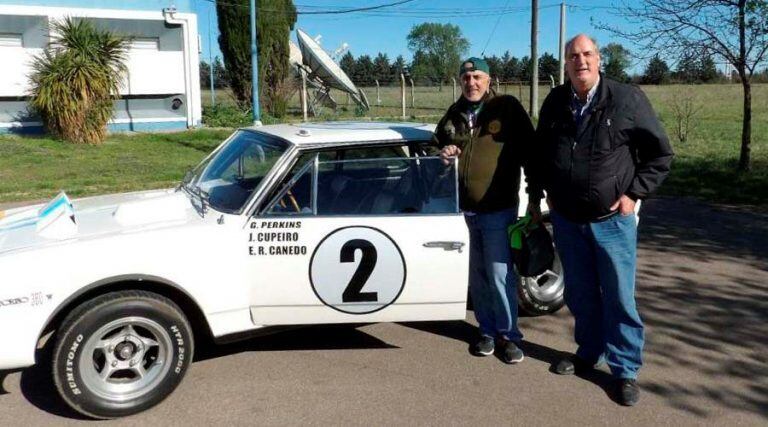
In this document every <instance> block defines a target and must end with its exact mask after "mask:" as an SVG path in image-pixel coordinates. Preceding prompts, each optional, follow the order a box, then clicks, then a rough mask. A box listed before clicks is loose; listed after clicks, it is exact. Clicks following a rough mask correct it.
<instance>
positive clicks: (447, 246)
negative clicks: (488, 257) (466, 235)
mask: <svg viewBox="0 0 768 427" xmlns="http://www.w3.org/2000/svg"><path fill="white" fill-rule="evenodd" d="M465 245H466V243H464V242H427V243H424V247H425V248H443V250H446V251H459V253H461V250H462V248H464V246H465Z"/></svg>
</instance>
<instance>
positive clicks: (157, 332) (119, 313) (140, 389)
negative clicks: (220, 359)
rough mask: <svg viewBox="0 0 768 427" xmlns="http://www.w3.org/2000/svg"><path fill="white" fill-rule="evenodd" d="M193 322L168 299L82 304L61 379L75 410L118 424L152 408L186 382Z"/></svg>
mask: <svg viewBox="0 0 768 427" xmlns="http://www.w3.org/2000/svg"><path fill="white" fill-rule="evenodd" d="M193 348H194V343H193V337H192V330H191V328H190V326H189V322H188V321H187V319H186V318H185V316H184V314H183V313H182V311H181V310H180V309H179V307H178V306H177V305H176V304H174V303H173V302H172V301H171V300H169V299H168V298H165V297H163V296H160V295H157V294H154V293H150V292H143V291H121V292H112V293H109V294H105V295H102V296H99V297H97V298H95V299H93V300H91V301H88V302H85V303H83V304H82V305H80V306H78V307H77V308H76V309H75V310H73V311H72V313H70V314H69V316H67V318H66V319H65V320H64V322H63V323H62V327H61V328H60V329H59V333H58V334H57V339H56V345H55V347H54V353H53V379H54V382H55V384H56V388H57V390H58V392H59V394H60V395H61V397H62V398H63V399H64V401H65V402H66V403H67V404H68V405H69V406H70V407H72V409H74V410H76V411H78V412H80V413H82V414H84V415H87V416H90V417H93V418H116V417H121V416H126V415H131V414H135V413H137V412H141V411H143V410H145V409H148V408H150V407H152V406H154V405H156V404H158V403H159V402H160V401H162V400H163V399H165V398H166V397H167V396H168V395H169V394H170V393H171V392H172V391H173V390H174V389H175V388H176V386H177V385H178V384H179V383H180V382H181V379H182V378H183V377H184V374H185V373H186V371H187V368H188V367H189V364H190V363H191V362H192V354H193Z"/></svg>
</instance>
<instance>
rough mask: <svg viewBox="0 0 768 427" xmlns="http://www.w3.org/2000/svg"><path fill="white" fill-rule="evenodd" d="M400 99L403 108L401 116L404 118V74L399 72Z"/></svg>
mask: <svg viewBox="0 0 768 427" xmlns="http://www.w3.org/2000/svg"><path fill="white" fill-rule="evenodd" d="M400 100H401V106H402V109H403V118H405V76H404V75H403V73H400Z"/></svg>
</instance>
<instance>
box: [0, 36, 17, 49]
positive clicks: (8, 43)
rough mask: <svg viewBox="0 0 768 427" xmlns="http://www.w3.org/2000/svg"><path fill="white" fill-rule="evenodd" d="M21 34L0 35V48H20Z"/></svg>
mask: <svg viewBox="0 0 768 427" xmlns="http://www.w3.org/2000/svg"><path fill="white" fill-rule="evenodd" d="M21 41H22V36H21V34H14V33H0V47H21V46H22V43H21Z"/></svg>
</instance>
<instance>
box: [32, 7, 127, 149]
mask: <svg viewBox="0 0 768 427" xmlns="http://www.w3.org/2000/svg"><path fill="white" fill-rule="evenodd" d="M51 31H52V33H53V34H54V38H53V40H52V41H51V43H50V44H49V45H48V47H47V48H46V49H45V51H43V53H42V54H40V55H38V56H36V57H35V58H34V60H33V63H32V74H31V75H30V81H31V86H32V90H31V92H32V93H31V96H32V100H31V105H32V107H33V108H34V109H35V110H36V111H37V112H38V114H40V117H41V118H42V120H43V123H44V124H45V126H46V128H47V129H48V131H49V132H51V133H53V134H54V135H57V136H59V137H60V138H62V139H64V140H66V141H69V142H72V143H79V144H99V143H101V142H102V141H103V140H104V137H105V136H106V132H107V122H109V120H110V119H111V118H112V112H113V106H112V102H113V100H114V99H115V98H116V97H117V96H118V91H119V89H120V85H121V84H122V82H123V78H124V75H125V73H126V65H125V61H126V58H127V42H128V39H127V38H125V37H122V36H119V35H117V34H115V33H113V32H110V31H107V30H100V29H98V28H96V26H94V25H93V23H92V22H90V21H88V20H85V19H73V18H71V17H68V18H66V19H64V20H63V21H58V22H54V23H52V25H51Z"/></svg>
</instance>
